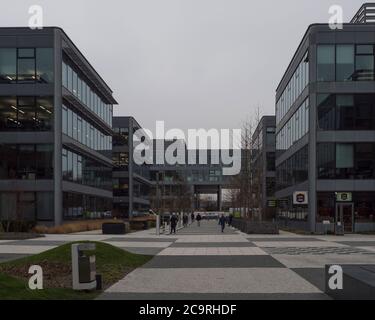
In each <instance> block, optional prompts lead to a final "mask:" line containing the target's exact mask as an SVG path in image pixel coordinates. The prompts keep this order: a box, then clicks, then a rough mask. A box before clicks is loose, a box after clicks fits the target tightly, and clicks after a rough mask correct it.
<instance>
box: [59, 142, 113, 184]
mask: <svg viewBox="0 0 375 320" xmlns="http://www.w3.org/2000/svg"><path fill="white" fill-rule="evenodd" d="M62 173H63V179H64V180H66V181H71V182H74V183H79V184H83V185H87V186H90V187H95V188H100V189H105V190H110V191H111V190H112V168H111V167H109V166H106V165H104V164H102V163H100V162H98V161H95V160H93V159H90V158H88V157H84V156H81V155H79V154H77V153H74V152H72V151H70V150H67V149H63V150H62Z"/></svg>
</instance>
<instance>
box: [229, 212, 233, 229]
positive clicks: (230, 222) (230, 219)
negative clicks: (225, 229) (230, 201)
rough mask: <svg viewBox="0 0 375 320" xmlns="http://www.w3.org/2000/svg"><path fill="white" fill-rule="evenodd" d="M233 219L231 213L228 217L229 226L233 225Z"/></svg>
mask: <svg viewBox="0 0 375 320" xmlns="http://www.w3.org/2000/svg"><path fill="white" fill-rule="evenodd" d="M232 220H233V215H232V214H230V215H229V218H228V226H229V227H231V226H232Z"/></svg>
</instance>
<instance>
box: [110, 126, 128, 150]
mask: <svg viewBox="0 0 375 320" xmlns="http://www.w3.org/2000/svg"><path fill="white" fill-rule="evenodd" d="M113 131H114V135H113V145H114V146H127V145H129V128H113Z"/></svg>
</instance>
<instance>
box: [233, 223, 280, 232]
mask: <svg viewBox="0 0 375 320" xmlns="http://www.w3.org/2000/svg"><path fill="white" fill-rule="evenodd" d="M232 226H233V227H235V228H237V229H238V230H240V231H242V232H244V233H247V234H279V228H278V226H277V224H276V223H273V222H268V221H248V220H245V219H233V220H232Z"/></svg>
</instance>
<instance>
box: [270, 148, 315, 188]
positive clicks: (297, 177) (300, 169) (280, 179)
mask: <svg viewBox="0 0 375 320" xmlns="http://www.w3.org/2000/svg"><path fill="white" fill-rule="evenodd" d="M308 163H309V158H308V146H307V145H306V146H304V147H303V148H302V149H300V150H299V151H297V152H296V153H294V154H293V155H292V156H291V157H290V158H288V159H287V160H285V161H284V162H283V163H281V164H280V165H279V166H278V167H277V168H276V188H277V190H282V189H285V188H288V187H291V186H294V185H297V184H300V183H302V182H305V181H306V180H308Z"/></svg>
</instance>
